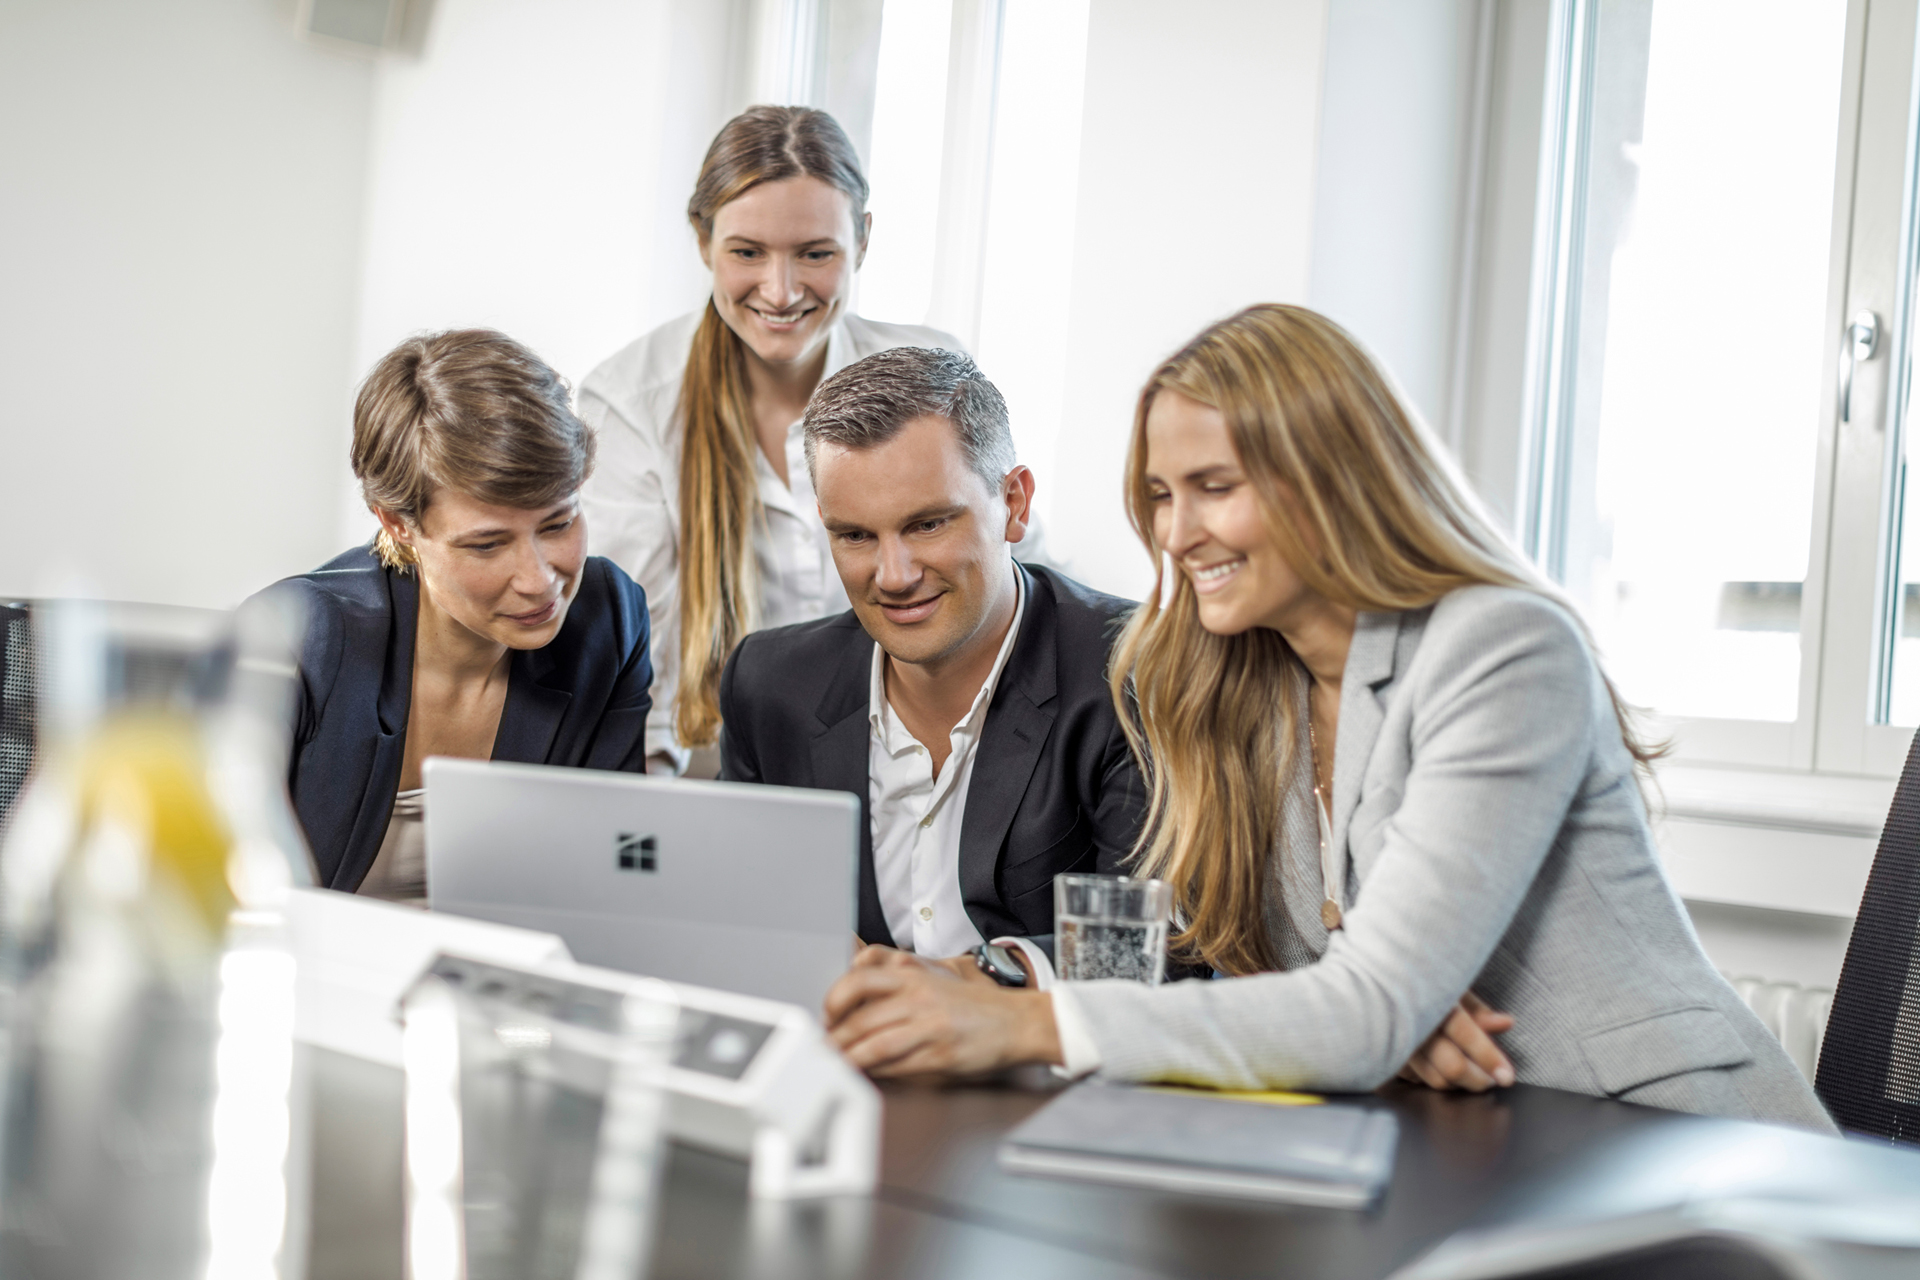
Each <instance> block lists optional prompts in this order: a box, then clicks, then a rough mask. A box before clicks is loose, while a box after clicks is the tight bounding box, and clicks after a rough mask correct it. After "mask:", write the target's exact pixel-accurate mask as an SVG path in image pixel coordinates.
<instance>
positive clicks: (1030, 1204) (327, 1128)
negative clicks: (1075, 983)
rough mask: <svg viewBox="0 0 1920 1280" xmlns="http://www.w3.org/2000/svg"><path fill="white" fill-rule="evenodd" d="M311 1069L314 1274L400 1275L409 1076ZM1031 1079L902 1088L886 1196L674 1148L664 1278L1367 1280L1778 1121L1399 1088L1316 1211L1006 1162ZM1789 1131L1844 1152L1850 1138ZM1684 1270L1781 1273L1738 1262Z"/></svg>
mask: <svg viewBox="0 0 1920 1280" xmlns="http://www.w3.org/2000/svg"><path fill="white" fill-rule="evenodd" d="M306 1061H307V1062H308V1064H309V1067H310V1070H311V1072H312V1080H313V1086H314V1097H315V1102H316V1122H315V1125H314V1131H313V1139H312V1149H313V1155H314V1163H313V1190H314V1199H313V1215H312V1254H311V1259H312V1263H311V1269H310V1272H309V1275H310V1276H311V1278H312V1280H379V1278H381V1277H388V1276H391V1277H398V1276H400V1274H401V1217H400V1142H401V1090H400V1075H399V1073H398V1072H396V1071H393V1070H390V1069H387V1068H384V1067H378V1066H374V1065H372V1064H368V1063H363V1062H359V1061H356V1060H353V1059H349V1058H345V1057H341V1056H339V1055H336V1054H331V1053H327V1052H325V1051H323V1050H313V1051H310V1052H309V1053H308V1055H307V1058H306ZM1034 1083H1037V1084H1038V1087H1022V1086H1021V1085H1019V1084H1011V1085H1005V1086H999V1087H970V1088H952V1089H933V1088H905V1087H889V1088H887V1089H886V1091H885V1096H886V1111H885V1127H884V1139H883V1141H884V1148H883V1154H882V1160H881V1186H880V1188H879V1190H878V1191H877V1193H876V1194H875V1195H873V1196H872V1197H842V1198H836V1199H831V1200H825V1201H817V1202H801V1203H799V1204H790V1205H789V1204H764V1203H763V1204H755V1203H753V1202H752V1201H751V1200H750V1199H749V1198H748V1196H747V1194H746V1168H745V1166H744V1165H742V1164H740V1163H737V1162H734V1161H730V1160H726V1159H723V1158H720V1157H716V1156H709V1155H705V1154H703V1153H700V1152H695V1151H689V1150H684V1149H679V1148H675V1149H674V1150H673V1151H672V1153H671V1155H670V1157H669V1162H668V1167H667V1172H666V1180H665V1187H664V1191H663V1198H662V1204H661V1219H660V1227H659V1241H658V1247H657V1250H656V1254H655V1259H654V1265H653V1268H652V1272H651V1275H652V1278H653V1280H716V1278H726V1280H839V1278H841V1277H870V1278H872V1280H883V1278H884V1280H960V1278H962V1277H965V1278H968V1280H974V1278H980V1277H992V1278H995V1280H997V1278H998V1277H1016V1278H1017V1280H1054V1278H1055V1277H1058V1278H1059V1280H1068V1278H1076V1280H1077V1278H1080V1277H1117V1278H1120V1280H1131V1278H1136V1277H1139V1278H1144V1277H1220V1278H1223V1280H1225V1278H1229V1277H1251V1276H1263V1277H1271V1276H1287V1277H1308V1278H1311V1277H1330V1278H1331V1277H1339V1278H1340V1280H1366V1278H1368V1277H1379V1276H1385V1275H1388V1274H1389V1273H1391V1272H1392V1271H1394V1270H1395V1269H1397V1268H1398V1267H1400V1266H1402V1265H1404V1264H1405V1263H1407V1262H1409V1261H1411V1260H1412V1259H1414V1258H1415V1257H1417V1256H1419V1255H1420V1254H1422V1253H1424V1252H1426V1250H1428V1249H1429V1248H1431V1247H1432V1246H1433V1245H1435V1244H1437V1243H1438V1242H1439V1241H1441V1240H1442V1239H1444V1238H1445V1237H1447V1236H1448V1235H1449V1234H1451V1233H1452V1232H1454V1231H1455V1230H1457V1229H1459V1228H1460V1227H1462V1226H1464V1225H1467V1224H1469V1223H1470V1222H1474V1221H1476V1220H1480V1219H1483V1218H1485V1217H1486V1216H1487V1215H1489V1214H1490V1213H1491V1214H1493V1215H1494V1216H1498V1213H1499V1212H1500V1210H1501V1209H1502V1207H1503V1206H1507V1205H1512V1204H1515V1203H1521V1202H1524V1201H1526V1200H1527V1198H1528V1197H1534V1198H1538V1196H1539V1195H1540V1194H1542V1193H1551V1195H1553V1196H1558V1197H1560V1198H1562V1199H1565V1198H1567V1197H1575V1198H1580V1199H1582V1200H1583V1201H1585V1202H1591V1203H1602V1202H1606V1201H1608V1200H1609V1199H1610V1198H1611V1199H1613V1200H1616V1201H1621V1202H1622V1203H1625V1201H1624V1200H1622V1197H1623V1196H1624V1197H1627V1198H1628V1199H1630V1198H1631V1195H1634V1194H1643V1193H1658V1191H1659V1188H1658V1186H1657V1184H1658V1182H1659V1177H1658V1174H1659V1171H1660V1170H1662V1169H1667V1170H1673V1169H1679V1168H1682V1167H1689V1168H1697V1167H1698V1166H1699V1163H1700V1161H1699V1156H1700V1153H1701V1152H1711V1151H1717V1150H1728V1151H1732V1150H1737V1149H1743V1148H1742V1147H1741V1144H1743V1143H1745V1144H1747V1147H1748V1148H1750V1147H1751V1146H1752V1144H1753V1143H1754V1142H1755V1141H1756V1140H1758V1141H1760V1142H1762V1143H1763V1144H1764V1143H1766V1142H1768V1141H1769V1136H1768V1135H1771V1134H1773V1133H1775V1132H1777V1131H1773V1130H1767V1129H1763V1128H1761V1127H1759V1126H1753V1125H1744V1124H1737V1123H1735V1122H1730V1121H1715V1120H1705V1119H1700V1118H1698V1117H1691V1116H1679V1115H1674V1114H1672V1113H1669V1112H1662V1111H1655V1110H1650V1109H1648V1108H1644V1107H1636V1106H1630V1105H1627V1104H1623V1103H1616V1102H1609V1101H1605V1100H1602V1099H1594V1098H1587V1097H1582V1096H1579V1095H1576V1094H1568V1093H1561V1092H1558V1091H1556V1090H1551V1089H1537V1088H1528V1087H1525V1086H1521V1087H1517V1088H1513V1089H1508V1090H1505V1091H1503V1092H1502V1093H1500V1094H1499V1095H1497V1096H1482V1097H1466V1096H1455V1095H1440V1094H1435V1093H1432V1092H1429V1091H1427V1090H1424V1089H1417V1088H1409V1087H1405V1086H1398V1085H1396V1086H1391V1087H1389V1088H1388V1089H1386V1090H1384V1091H1383V1092H1382V1093H1381V1094H1379V1095H1377V1096H1373V1097H1370V1098H1369V1099H1367V1101H1368V1103H1369V1104H1370V1105H1379V1106H1385V1107H1388V1108H1391V1109H1392V1110H1393V1111H1394V1112H1395V1113H1397V1114H1398V1116H1399V1117H1400V1125H1401V1128H1400V1134H1401V1136H1400V1149H1399V1155H1398V1162H1397V1164H1396V1167H1395V1171H1394V1178H1393V1183H1392V1185H1391V1187H1390V1188H1389V1189H1388V1191H1387V1193H1386V1195H1385V1196H1384V1198H1383V1199H1382V1200H1381V1202H1380V1203H1379V1204H1378V1205H1376V1206H1375V1207H1374V1208H1373V1209H1371V1210H1369V1211H1366V1212H1354V1211H1348V1210H1332V1209H1306V1208H1295V1207H1289V1206H1279V1205H1264V1204H1258V1203H1252V1202H1241V1201H1232V1200H1225V1199H1213V1198H1202V1197H1196V1196H1186V1195H1174V1194H1163V1193H1157V1192H1151V1191H1145V1190H1136V1189H1125V1188H1114V1187H1101V1186H1093V1185H1087V1184H1080V1183H1073V1182H1066V1181H1059V1180H1054V1179H1044V1178H1029V1177H1018V1176H1014V1175H1011V1174H1007V1173H1004V1172H1002V1171H1001V1170H1000V1169H999V1167H998V1166H997V1165H996V1164H995V1160H994V1152H995V1148H996V1146H997V1144H998V1142H999V1140H1000V1138H1001V1136H1002V1135H1003V1134H1005V1133H1006V1131H1007V1130H1008V1129H1010V1128H1011V1127H1013V1126H1014V1125H1015V1124H1017V1123H1019V1122H1020V1121H1021V1120H1022V1119H1024V1118H1025V1117H1026V1116H1027V1115H1029V1114H1030V1113H1031V1112H1033V1111H1034V1110H1035V1109H1036V1108H1038V1107H1040V1106H1042V1105H1044V1104H1045V1103H1046V1101H1047V1100H1048V1097H1049V1096H1050V1089H1049V1088H1048V1087H1047V1086H1046V1085H1045V1084H1044V1083H1043V1082H1034ZM1786 1141H1788V1142H1789V1146H1791V1144H1792V1143H1794V1142H1801V1141H1804V1142H1811V1143H1814V1144H1816V1145H1815V1147H1814V1148H1811V1149H1814V1150H1824V1149H1825V1148H1828V1147H1831V1148H1833V1149H1835V1151H1837V1152H1838V1154H1839V1157H1842V1158H1844V1157H1845V1156H1846V1155H1847V1154H1848V1152H1849V1150H1850V1147H1849V1144H1841V1143H1837V1142H1827V1143H1820V1142H1819V1140H1814V1139H1806V1140H1800V1139H1787V1140H1786ZM1792 1149H1793V1150H1799V1149H1800V1148H1798V1147H1793V1148H1792ZM1689 1161H1691V1164H1689ZM1629 1207H1630V1206H1629ZM1723 1261H1724V1260H1723ZM1696 1262H1698V1260H1696ZM1663 1270H1664V1269H1663ZM1582 1274H1583V1275H1584V1274H1592V1275H1596V1276H1597V1275H1599V1274H1602V1273H1601V1272H1593V1273H1582ZM1605 1274H1614V1273H1612V1272H1607V1273H1605ZM1621 1274H1634V1275H1638V1276H1646V1275H1648V1274H1650V1273H1649V1272H1648V1271H1647V1270H1646V1269H1644V1268H1641V1269H1639V1270H1635V1271H1630V1272H1625V1273H1621ZM1671 1274H1684V1275H1689V1276H1704V1275H1714V1276H1719V1277H1726V1278H1728V1280H1731V1278H1734V1277H1739V1278H1741V1280H1744V1278H1745V1277H1748V1276H1759V1275H1767V1274H1771V1273H1770V1272H1767V1271H1763V1270H1755V1269H1751V1268H1748V1267H1746V1266H1745V1265H1744V1264H1741V1263H1739V1260H1737V1259H1736V1260H1734V1261H1733V1262H1727V1263H1725V1265H1719V1264H1715V1265H1714V1266H1704V1265H1690V1266H1688V1267H1685V1268H1682V1269H1680V1270H1678V1271H1674V1272H1671Z"/></svg>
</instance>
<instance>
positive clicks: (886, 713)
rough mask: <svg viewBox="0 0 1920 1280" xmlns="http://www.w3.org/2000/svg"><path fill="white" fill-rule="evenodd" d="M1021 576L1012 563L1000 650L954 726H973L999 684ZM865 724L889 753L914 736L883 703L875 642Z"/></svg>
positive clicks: (1021, 597)
mask: <svg viewBox="0 0 1920 1280" xmlns="http://www.w3.org/2000/svg"><path fill="white" fill-rule="evenodd" d="M1024 576H1025V575H1023V574H1022V573H1021V572H1020V570H1019V569H1018V568H1017V567H1016V568H1015V569H1014V571H1013V621H1012V623H1010V624H1009V625H1008V627H1007V634H1006V636H1005V638H1004V639H1002V640H1001V641H1000V652H999V653H998V654H997V655H995V657H994V659H993V670H991V671H989V672H988V673H987V679H986V682H985V683H984V684H982V685H981V686H980V692H978V693H976V694H974V695H973V705H972V706H970V707H968V708H967V714H966V716H965V717H964V718H963V719H962V720H961V721H960V724H958V725H955V726H954V728H956V729H957V728H960V727H962V726H968V727H973V728H977V727H978V724H977V722H978V721H979V720H980V719H981V718H982V717H983V716H984V715H985V713H986V708H987V707H988V706H989V705H991V704H992V702H993V691H994V690H995V689H996V688H998V687H999V684H1000V673H1001V672H1002V671H1004V670H1005V669H1006V666H1007V659H1008V658H1010V657H1012V656H1013V643H1014V641H1015V640H1017V639H1018V638H1019V636H1020V624H1021V622H1022V621H1023V620H1024V619H1025V618H1026V615H1027V586H1026V583H1025V581H1023V579H1024ZM867 724H868V725H869V727H870V728H871V729H872V731H873V732H874V733H876V734H878V735H879V737H880V743H881V745H882V746H884V747H885V748H886V749H887V753H888V754H889V755H899V754H900V753H901V752H902V751H908V750H911V749H912V747H913V744H914V742H915V741H916V739H915V738H914V736H913V735H912V734H911V733H909V732H907V728H906V726H905V725H903V724H901V723H900V721H899V718H898V717H896V716H895V715H894V714H893V709H892V708H891V707H890V706H889V705H888V704H887V651H886V650H885V649H882V648H881V647H880V646H879V645H878V644H875V645H874V646H873V669H872V672H871V674H870V675H869V676H868V680H867Z"/></svg>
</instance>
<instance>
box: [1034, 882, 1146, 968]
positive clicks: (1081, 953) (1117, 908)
mask: <svg viewBox="0 0 1920 1280" xmlns="http://www.w3.org/2000/svg"><path fill="white" fill-rule="evenodd" d="M1172 915H1173V886H1172V885H1169V884H1168V883H1167V882H1166V881H1164V880H1137V879H1135V878H1134V877H1132V876H1107V875H1065V876H1055V877H1054V878H1053V933H1054V957H1055V965H1054V968H1055V970H1056V971H1057V972H1058V973H1059V975H1060V977H1061V979H1062V980H1063V981H1067V982H1087V981H1091V980H1093V979H1095V978H1126V979H1129V980H1131V981H1134V982H1144V983H1146V984H1147V985H1148V986H1150V987H1152V986H1158V985H1160V980H1161V978H1162V977H1164V976H1165V974H1166V968H1167V921H1168V920H1169V919H1170V918H1171V917H1172Z"/></svg>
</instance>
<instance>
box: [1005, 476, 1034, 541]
mask: <svg viewBox="0 0 1920 1280" xmlns="http://www.w3.org/2000/svg"><path fill="white" fill-rule="evenodd" d="M1000 497H1001V498H1002V499H1003V500H1004V501H1005V502H1006V504H1007V541H1008V542H1020V541H1022V540H1024V539H1025V538H1026V536H1027V529H1028V528H1029V527H1030V526H1031V525H1032V524H1033V472H1031V471H1029V470H1028V469H1027V468H1025V467H1022V466H1015V467H1014V469H1013V470H1011V471H1009V472H1007V478H1006V479H1005V480H1002V481H1001V482H1000Z"/></svg>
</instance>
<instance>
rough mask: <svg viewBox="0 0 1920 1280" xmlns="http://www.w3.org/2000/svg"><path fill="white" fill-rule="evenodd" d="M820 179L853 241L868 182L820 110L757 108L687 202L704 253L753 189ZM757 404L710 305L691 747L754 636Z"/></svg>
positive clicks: (692, 621) (708, 163)
mask: <svg viewBox="0 0 1920 1280" xmlns="http://www.w3.org/2000/svg"><path fill="white" fill-rule="evenodd" d="M803 177H804V178H818V179H820V180H821V181H822V182H825V183H827V184H828V185H829V186H832V187H835V188H838V189H839V190H840V191H841V192H842V193H844V194H845V195H846V197H847V201H848V203H849V204H850V205H851V207H852V213H853V226H854V229H855V232H856V234H857V233H858V232H859V230H860V229H861V228H863V227H864V226H865V225H866V207H867V180H866V177H865V176H864V175H863V174H862V173H861V172H860V157H859V155H858V154H857V153H856V152H855V151H854V149H853V143H852V142H851V141H849V140H848V138H847V135H846V133H845V131H843V130H842V129H841V128H840V125H839V124H838V122H836V121H835V120H834V118H833V117H832V116H830V115H828V114H827V113H826V112H824V111H816V110H815V109H813V108H812V107H766V106H762V107H749V108H747V110H745V111H743V112H741V113H740V114H739V115H737V116H735V117H734V118H733V119H731V120H729V121H728V122H727V123H726V125H725V126H724V127H722V128H721V130H720V132H719V134H717V135H716V136H715V137H714V140H713V144H712V145H711V146H710V147H708V148H707V157H706V159H705V160H704V161H702V162H701V165H700V177H699V178H698V180H697V181H695V183H694V187H693V196H692V198H691V199H689V200H688V201H687V220H688V221H689V222H691V223H692V224H693V229H694V233H695V234H696V235H698V236H699V237H700V243H701V245H702V246H705V245H706V244H707V243H708V242H709V241H710V240H711V239H712V236H713V218H714V215H715V214H716V213H718V212H719V211H720V206H722V205H724V204H726V203H727V202H728V201H730V200H736V199H738V198H739V197H740V196H742V195H744V194H745V193H746V192H747V191H748V190H749V189H750V188H752V187H757V186H759V185H760V184H761V183H764V182H779V181H782V180H784V179H787V178H803ZM751 402H752V397H751V396H750V395H749V394H748V391H747V356H746V351H745V349H744V346H743V344H742V343H741V341H740V336H739V335H738V334H736V333H735V332H734V331H733V330H732V329H730V328H728V327H727V322H726V321H725V320H723V319H721V317H720V312H719V310H718V309H717V308H716V307H715V306H714V305H713V300H712V299H711V298H709V299H708V300H707V307H706V311H705V312H704V313H703V314H702V315H701V317H700V326H699V328H698V329H696V330H695V331H694V335H693V349H692V351H690V352H689V353H688V354H687V370H686V376H685V378H684V379H683V380H682V381H681V384H680V404H679V408H678V413H677V416H678V418H679V421H680V425H681V429H682V437H681V439H682V444H681V453H680V689H679V695H678V697H679V701H678V705H677V706H676V707H675V709H674V716H673V723H674V733H675V735H676V736H677V737H678V738H679V739H680V741H681V742H683V743H685V744H686V745H688V746H704V745H706V744H708V743H711V742H712V741H713V740H714V739H715V737H717V736H718V734H719V732H720V675H721V672H722V670H723V669H724V668H725V667H726V663H727V655H729V654H731V653H732V652H733V647H734V646H735V645H736V644H738V643H740V639H741V637H743V636H745V635H746V634H747V633H748V632H749V631H752V630H753V629H754V626H755V625H756V622H757V617H756V615H757V614H758V612H759V603H760V584H759V565H758V562H757V561H756V559H755V557H754V550H753V530H754V526H755V525H756V524H758V523H759V522H760V521H762V520H764V519H766V512H764V511H763V510H762V509H761V506H760V486H759V481H758V480H757V479H756V477H755V472H754V453H755V452H756V451H757V450H758V449H759V448H760V444H759V440H758V438H757V437H756V435H755V434H754V429H753V414H752V412H751Z"/></svg>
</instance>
